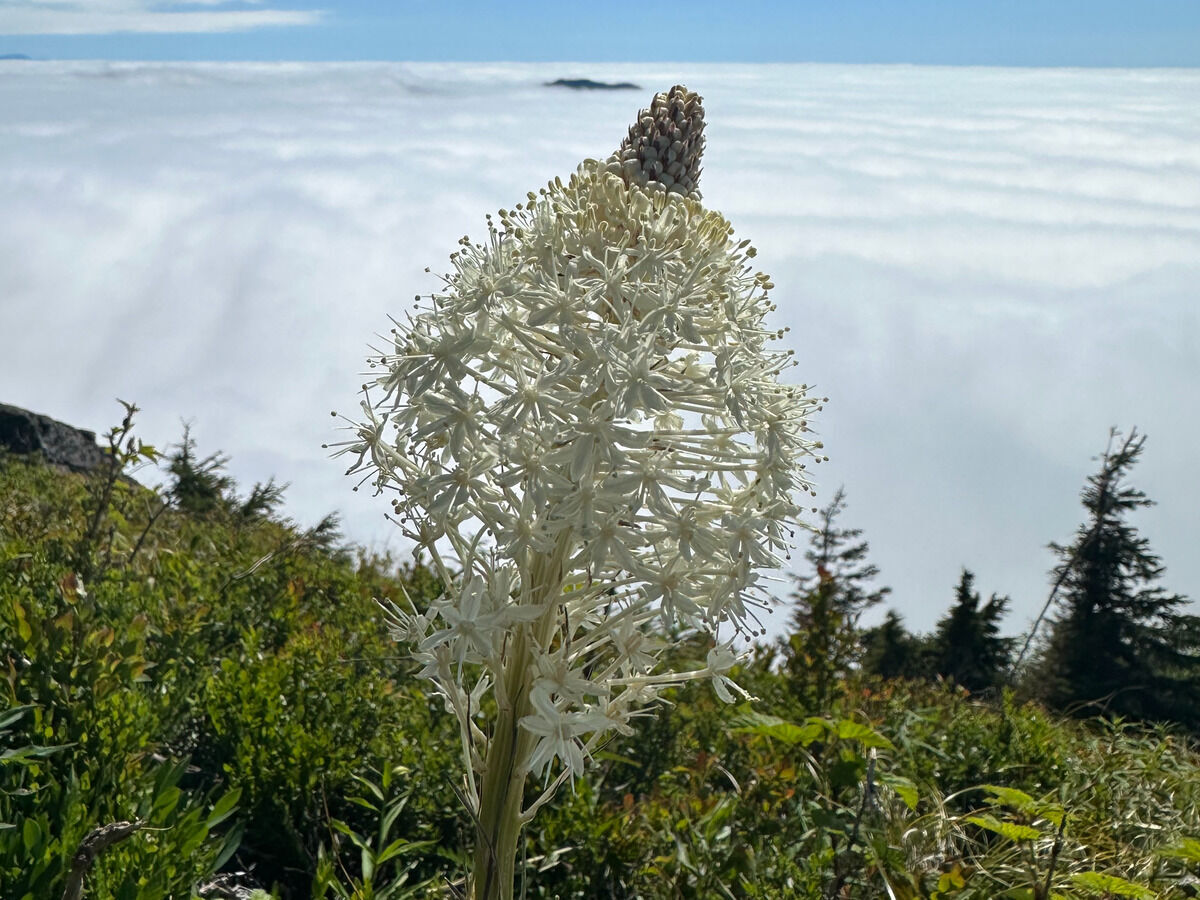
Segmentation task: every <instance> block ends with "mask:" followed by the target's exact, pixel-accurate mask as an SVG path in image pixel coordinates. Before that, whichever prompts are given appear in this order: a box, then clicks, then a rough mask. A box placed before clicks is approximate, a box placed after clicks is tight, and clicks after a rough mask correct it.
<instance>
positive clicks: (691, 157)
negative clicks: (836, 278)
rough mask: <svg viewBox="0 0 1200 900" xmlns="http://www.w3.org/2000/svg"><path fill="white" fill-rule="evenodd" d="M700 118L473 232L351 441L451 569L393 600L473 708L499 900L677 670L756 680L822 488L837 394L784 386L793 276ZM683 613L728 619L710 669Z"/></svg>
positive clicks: (397, 614) (662, 106)
mask: <svg viewBox="0 0 1200 900" xmlns="http://www.w3.org/2000/svg"><path fill="white" fill-rule="evenodd" d="M703 126H704V120H703V107H702V105H701V101H700V98H699V97H698V96H697V95H696V94H694V93H691V92H690V91H687V90H686V89H685V88H683V87H679V86H677V87H674V88H672V89H671V91H670V92H669V93H666V94H659V95H657V96H656V97H655V98H654V102H653V104H652V105H651V107H650V109H649V110H646V111H643V112H642V113H641V114H640V115H639V118H638V122H637V123H636V124H635V125H634V126H633V128H631V129H630V132H629V137H628V138H627V139H626V140H625V142H624V143H623V144H622V147H621V149H620V150H619V151H617V153H615V154H614V155H613V156H611V157H609V158H608V159H606V160H604V161H597V160H587V161H585V162H584V163H583V164H582V165H580V167H579V169H578V171H577V172H576V173H575V174H574V175H573V176H572V177H571V178H570V179H569V181H568V182H567V183H566V184H564V183H563V182H562V181H561V180H559V179H555V180H554V181H553V182H551V183H550V184H549V185H548V186H547V187H546V188H543V189H542V190H541V191H539V192H538V193H530V194H529V195H528V198H527V201H528V202H522V203H519V204H517V206H516V208H515V209H513V210H501V211H500V213H499V216H498V217H497V219H495V220H493V219H492V217H491V216H489V217H488V236H487V239H486V240H485V241H484V242H482V243H472V242H471V241H469V240H468V239H466V238H464V239H463V240H462V241H460V249H459V250H458V251H456V252H455V253H454V254H452V255H451V261H452V264H453V271H452V272H451V273H449V274H447V275H446V276H444V287H443V289H442V290H441V291H440V292H438V293H435V294H433V295H432V296H430V297H428V298H426V302H425V303H424V304H422V303H420V302H418V307H417V311H416V312H414V313H412V314H410V315H409V316H408V317H407V318H405V319H404V320H403V321H397V322H396V323H395V327H394V329H393V330H392V333H391V336H390V346H389V348H388V349H387V350H384V351H380V352H378V353H377V354H376V355H375V356H373V357H372V359H371V364H372V368H373V374H372V380H371V383H370V384H369V385H367V386H366V387H365V388H364V395H365V399H364V401H363V404H362V410H363V417H364V419H363V422H362V423H361V424H358V425H356V426H355V429H356V437H355V439H354V440H352V441H350V442H347V444H346V445H344V446H343V448H342V452H346V453H352V454H354V455H355V456H356V457H357V459H356V461H355V463H354V464H353V465H352V466H351V469H350V471H352V472H355V471H364V472H366V473H367V478H368V479H370V480H372V481H373V482H374V484H375V486H376V488H377V489H378V490H379V491H380V492H383V491H387V492H390V493H391V494H392V506H393V508H394V513H395V517H396V520H397V521H398V523H399V525H400V527H401V528H402V530H403V532H404V534H405V535H407V536H408V537H409V538H410V539H411V540H412V541H413V542H414V543H415V544H416V545H417V546H418V547H419V548H421V549H422V550H424V551H425V552H426V553H427V554H428V555H429V557H430V558H431V560H432V561H433V565H434V566H435V567H436V568H437V570H438V572H439V573H440V575H441V578H442V579H443V581H444V583H445V584H446V585H447V588H446V592H445V594H444V595H443V596H442V597H440V598H439V599H438V600H436V601H435V602H434V603H432V604H431V605H430V606H429V608H428V609H424V610H418V609H415V608H409V609H403V608H399V607H395V606H393V607H390V608H389V609H388V612H389V615H390V618H391V621H392V625H393V627H394V634H395V636H396V637H397V638H398V639H400V640H402V641H404V642H406V643H408V644H409V645H410V646H411V648H412V653H413V655H414V657H415V658H416V659H417V660H418V661H419V662H420V664H421V666H422V668H421V671H420V675H421V676H422V677H423V678H425V679H427V680H428V681H429V683H430V684H431V685H432V688H433V690H434V691H435V692H436V693H437V694H438V695H440V696H441V697H442V698H443V700H444V702H445V703H446V706H447V708H448V710H450V711H451V712H452V713H453V714H454V715H455V717H456V718H457V720H458V724H459V730H460V736H461V749H462V765H463V782H462V791H461V794H462V797H463V798H464V802H465V803H466V804H467V805H468V807H469V811H470V814H471V816H472V819H473V821H474V823H475V828H476V848H475V855H474V866H473V870H472V872H471V875H470V891H471V893H470V896H471V897H473V898H475V900H500V898H503V900H508V898H510V897H511V896H512V892H513V884H514V878H515V860H516V858H517V848H518V840H519V837H520V833H521V828H522V826H523V825H524V824H525V823H526V822H528V821H529V820H530V819H531V818H532V816H533V815H534V814H535V813H536V812H537V810H538V809H539V808H540V807H541V806H542V805H543V804H544V803H546V802H547V801H548V800H549V799H550V798H551V797H552V796H553V794H554V792H555V790H556V789H557V788H558V787H559V786H561V785H562V784H563V783H564V782H566V781H568V780H572V779H574V778H577V777H579V776H581V775H582V774H583V773H584V771H585V769H586V767H587V764H588V761H589V758H590V755H591V753H592V752H593V751H594V750H595V749H596V747H597V746H598V745H599V743H600V742H601V741H603V740H605V739H608V738H611V737H612V733H613V732H618V733H624V734H629V733H631V732H632V728H631V726H630V724H629V723H630V720H631V717H632V716H634V715H636V714H638V713H639V712H645V711H646V710H647V709H648V708H649V707H652V706H653V705H654V703H655V702H656V700H657V698H658V696H659V694H660V693H661V692H662V691H663V690H664V689H666V688H668V687H671V686H674V685H678V684H681V683H683V682H686V681H689V680H695V679H707V680H709V681H711V683H712V685H713V688H714V690H715V691H716V692H717V694H718V695H719V696H720V697H721V698H722V699H724V700H726V701H732V700H734V699H735V697H736V696H745V695H744V693H743V692H742V691H741V690H740V689H739V688H738V687H737V685H736V684H735V683H734V682H733V681H732V680H731V679H730V678H729V672H730V670H731V669H732V668H733V666H734V665H735V664H736V663H737V662H738V659H739V655H738V653H737V652H736V651H735V650H734V647H733V641H734V640H735V639H736V638H737V637H739V636H747V635H755V634H758V633H761V628H762V624H761V621H760V619H759V618H758V614H759V613H760V612H761V611H763V610H765V609H767V608H768V605H769V602H770V597H769V595H768V594H767V592H766V590H765V588H764V587H763V585H762V584H761V582H760V578H761V575H760V572H761V571H762V570H769V569H772V568H774V567H777V566H778V565H779V564H780V561H781V557H782V556H784V555H785V554H786V553H787V552H788V549H789V548H790V545H791V539H792V535H793V531H794V528H795V526H796V524H797V520H798V516H799V514H800V506H799V499H800V497H801V496H802V495H803V494H804V493H806V492H811V485H810V483H809V481H808V478H807V475H806V470H805V465H806V463H807V462H809V461H812V460H814V459H819V458H820V457H819V456H817V453H818V450H819V448H820V446H821V445H820V444H819V443H818V442H815V441H814V440H812V438H811V436H810V434H809V427H808V417H809V415H810V414H811V413H812V412H813V411H814V410H816V409H817V408H819V403H820V401H819V400H818V399H816V398H813V397H810V396H809V394H808V392H807V390H806V388H805V386H803V385H800V386H796V385H789V384H786V383H783V382H781V380H780V376H781V375H782V373H783V371H784V369H786V368H788V367H790V366H792V365H794V364H795V363H794V360H792V358H791V355H790V353H789V352H782V351H778V350H771V349H769V344H770V342H772V341H774V340H777V339H778V338H780V337H781V336H782V332H781V331H777V330H775V329H771V328H768V327H767V325H766V324H765V323H764V320H765V318H766V316H767V315H768V313H770V312H771V311H772V310H773V309H774V306H773V304H772V303H771V301H770V300H769V297H768V292H769V291H770V290H771V288H772V287H773V285H772V283H771V281H770V279H769V278H768V277H767V276H766V275H764V274H762V273H761V272H755V271H754V270H753V269H752V267H751V263H750V260H751V259H752V258H753V257H754V255H755V251H754V248H753V247H751V246H750V245H749V242H748V241H741V242H735V241H734V239H733V229H732V227H731V226H730V225H729V223H728V222H727V221H726V220H725V219H724V218H723V217H722V216H721V215H720V214H719V213H716V212H713V211H711V210H708V209H705V208H704V207H703V206H702V205H701V203H700V195H699V191H698V178H699V171H700V170H699V159H700V155H701V153H702V151H703V147H704V140H703V134H702V132H703ZM420 300H421V298H418V301H420ZM672 629H681V630H683V631H695V630H701V631H704V632H707V633H709V634H711V635H713V637H714V645H713V647H712V649H711V651H710V652H709V654H708V658H707V661H706V665H705V666H703V667H702V668H699V669H696V670H693V671H682V672H681V671H662V670H661V667H660V665H659V658H660V655H661V654H662V652H663V651H664V650H665V649H666V648H667V639H666V638H665V637H664V635H667V634H669V633H671V631H672ZM718 629H723V639H721V640H717V632H718ZM531 781H533V782H534V783H536V784H537V786H538V787H537V789H536V790H533V791H530V792H528V793H527V787H528V786H529V783H530V782H531Z"/></svg>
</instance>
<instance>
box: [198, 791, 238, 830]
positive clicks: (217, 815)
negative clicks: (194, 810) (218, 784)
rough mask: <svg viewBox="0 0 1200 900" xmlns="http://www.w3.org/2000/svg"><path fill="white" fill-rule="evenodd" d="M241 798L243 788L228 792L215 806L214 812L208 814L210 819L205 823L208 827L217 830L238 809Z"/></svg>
mask: <svg viewBox="0 0 1200 900" xmlns="http://www.w3.org/2000/svg"><path fill="white" fill-rule="evenodd" d="M241 797H242V789H241V788H234V789H233V790H231V791H227V792H226V793H225V796H223V797H222V798H221V799H220V800H218V801H217V802H216V804H214V806H213V808H212V812H210V813H209V814H208V819H207V821H206V822H205V825H206V827H208V828H210V829H211V828H215V827H216V826H218V825H220V824H221V823H222V822H224V821H225V820H226V819H228V818H229V817H230V816H231V815H233V812H234V810H235V809H237V803H238V800H240V799H241Z"/></svg>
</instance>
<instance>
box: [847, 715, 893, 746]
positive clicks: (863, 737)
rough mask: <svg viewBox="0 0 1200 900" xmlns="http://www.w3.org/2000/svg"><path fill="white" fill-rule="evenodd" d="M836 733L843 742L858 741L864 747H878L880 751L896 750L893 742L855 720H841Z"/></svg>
mask: <svg viewBox="0 0 1200 900" xmlns="http://www.w3.org/2000/svg"><path fill="white" fill-rule="evenodd" d="M835 733H836V734H837V736H838V737H839V738H840V739H841V740H844V741H858V742H859V743H861V744H862V745H863V746H864V747H877V748H879V749H880V750H894V749H895V747H894V746H893V745H892V742H891V741H889V740H888V739H887V738H885V737H884V736H883V735H882V734H880V733H879V732H878V731H876V730H875V729H874V728H871V727H870V726H869V725H863V724H862V723H861V722H855V721H854V720H853V719H841V720H839V721H838V723H837V729H836V731H835Z"/></svg>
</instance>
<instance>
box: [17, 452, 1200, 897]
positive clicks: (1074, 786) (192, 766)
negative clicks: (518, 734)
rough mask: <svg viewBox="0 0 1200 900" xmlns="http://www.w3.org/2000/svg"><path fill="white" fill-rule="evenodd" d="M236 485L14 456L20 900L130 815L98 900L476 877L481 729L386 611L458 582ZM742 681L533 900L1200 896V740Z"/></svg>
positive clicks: (619, 752)
mask: <svg viewBox="0 0 1200 900" xmlns="http://www.w3.org/2000/svg"><path fill="white" fill-rule="evenodd" d="M126 446H128V445H126ZM133 449H134V450H135V451H136V452H135V453H131V454H129V455H128V457H127V458H126V459H124V460H123V463H122V464H124V463H127V462H132V461H133V460H134V458H135V457H136V458H146V457H148V456H150V457H152V456H154V454H153V452H150V453H146V452H145V449H146V448H140V446H134V447H133ZM106 485H107V487H106ZM221 489H222V491H224V493H223V494H221V500H220V502H215V503H206V504H204V505H203V508H194V509H193V510H192V511H191V512H184V511H183V508H184V507H185V506H186V504H180V503H178V502H176V498H171V497H168V496H166V495H162V494H156V493H155V492H152V491H147V490H145V489H142V488H140V487H137V486H136V485H134V484H132V483H130V482H126V481H121V480H119V479H117V480H113V479H108V480H107V481H105V476H104V475H103V473H100V474H98V475H94V476H91V477H90V478H83V477H81V476H76V475H68V474H64V473H61V472H58V471H55V470H52V469H49V468H47V467H45V466H43V465H40V464H37V463H27V462H25V461H21V460H16V459H13V458H7V459H4V458H0V666H2V667H3V673H4V681H3V683H2V684H0V690H3V692H4V696H3V699H2V700H0V897H3V898H5V900H8V898H13V900H25V898H30V900H43V898H51V900H54V898H57V897H59V896H61V893H62V888H63V884H64V880H65V877H66V873H67V870H68V869H69V867H70V857H71V854H72V853H73V852H74V850H75V848H76V847H77V846H78V844H79V842H80V840H82V839H83V837H84V836H85V835H86V834H87V833H88V832H89V831H90V830H91V829H92V828H94V827H96V826H98V825H102V824H105V823H108V822H113V821H120V820H132V819H142V820H144V821H145V827H143V829H142V830H141V831H139V832H137V833H135V834H134V835H132V836H131V837H129V838H128V839H127V840H125V841H123V842H121V843H119V844H117V845H115V846H113V847H111V848H110V849H109V850H107V851H106V852H105V853H104V854H102V855H101V856H100V858H99V860H98V862H97V863H96V866H95V868H94V869H93V871H92V872H91V874H90V876H89V878H88V882H87V887H88V896H89V897H92V898H97V900H159V898H164V897H188V896H189V895H190V894H191V892H192V891H193V890H194V889H195V888H197V887H198V886H200V885H202V884H204V883H205V882H208V881H211V879H212V878H213V877H214V875H215V873H216V872H217V871H218V870H225V871H227V872H244V871H247V870H249V872H250V874H249V875H242V876H238V877H239V879H240V883H242V884H244V885H257V886H260V887H263V888H265V889H267V890H268V891H270V892H273V894H274V896H277V897H283V898H309V897H313V898H325V897H335V898H359V900H366V898H385V897H387V898H392V900H400V898H403V897H423V896H434V895H436V893H435V892H436V891H437V889H438V888H437V886H438V885H444V884H445V883H446V881H447V880H449V881H451V882H453V881H454V879H456V878H457V877H459V876H460V875H461V871H462V870H461V864H462V862H463V861H464V860H465V859H466V858H467V854H468V853H469V850H470V848H469V847H468V846H467V844H466V843H465V841H466V837H467V836H468V835H469V834H470V833H471V830H470V828H469V827H468V823H469V819H468V817H467V815H466V814H465V812H464V811H463V810H462V808H461V806H460V804H459V801H458V800H457V798H456V797H455V793H454V782H453V779H454V777H455V776H454V774H453V773H454V772H455V771H456V766H457V760H455V759H452V758H451V757H450V754H451V753H452V752H453V747H454V746H455V736H454V731H453V725H452V723H450V722H449V721H448V718H447V716H446V715H445V713H444V711H443V709H442V707H441V704H440V703H437V702H431V701H430V700H428V699H427V698H426V697H425V696H424V695H423V694H422V693H420V690H419V688H418V687H417V685H416V684H415V683H414V681H413V680H412V679H411V677H410V676H411V671H412V670H411V667H410V666H409V665H408V663H406V662H405V661H404V660H402V659H398V658H397V657H396V648H395V646H394V645H393V644H392V643H391V642H390V641H389V640H388V638H387V636H386V634H385V633H384V631H383V627H382V617H381V615H380V614H379V612H378V607H377V605H376V604H375V602H374V599H373V598H375V597H389V598H396V599H398V595H399V589H400V586H401V585H404V586H405V587H406V589H407V590H408V591H409V593H410V594H411V595H412V596H413V597H414V598H415V600H416V601H417V603H418V604H421V603H423V602H426V601H428V599H430V598H431V597H433V596H434V595H435V594H436V592H437V590H438V585H437V584H436V583H435V582H434V579H433V578H432V577H431V576H430V574H429V573H428V571H426V570H425V569H424V568H422V567H420V566H417V567H410V568H407V569H404V570H401V571H397V570H396V569H395V567H394V566H393V565H392V564H391V563H390V562H389V561H387V560H377V559H370V558H367V557H364V556H362V555H360V554H356V553H353V552H350V551H345V550H340V549H338V547H337V544H336V541H335V540H333V539H332V538H331V535H330V532H329V531H328V529H310V530H304V529H301V528H299V527H297V526H295V525H292V524H289V523H287V522H284V521H281V520H279V519H278V517H277V516H275V515H274V514H273V513H272V511H271V506H272V504H271V503H269V502H268V503H256V504H248V503H246V502H245V501H244V500H241V499H239V498H237V497H236V496H234V495H233V494H232V493H231V490H232V488H231V487H230V486H229V485H228V484H227V483H223V484H222V486H221ZM260 499H262V498H261V497H260ZM268 499H269V498H268ZM168 501H170V502H168ZM98 510H99V515H97V511H98ZM152 520H153V524H152V525H151V527H149V528H147V526H148V525H150V524H151V521H152ZM85 571H86V572H88V573H89V574H88V575H83V574H82V573H83V572H85ZM680 646H681V648H682V649H680V650H679V651H678V652H680V653H684V654H686V653H694V654H696V655H697V656H699V657H702V656H703V654H704V653H705V652H706V650H707V647H706V646H704V645H703V644H702V643H699V642H691V643H689V642H686V641H685V642H682V643H681V645H680ZM739 681H740V682H741V683H743V684H745V685H746V686H747V687H748V688H749V689H751V690H752V692H753V693H755V694H757V695H758V696H760V697H763V698H765V699H764V700H763V701H761V702H760V703H758V704H755V705H746V706H743V707H738V708H731V707H728V706H725V705H723V704H721V703H720V702H719V701H717V700H716V699H715V698H714V697H713V695H712V693H711V691H710V690H709V689H708V688H707V687H706V686H699V685H698V686H693V687H688V688H686V689H679V690H677V691H675V692H674V693H673V694H672V695H671V701H672V702H671V704H670V705H668V706H665V707H663V708H662V709H660V710H659V711H658V712H657V713H656V714H655V715H653V716H647V717H644V718H641V719H640V720H639V721H638V729H637V731H636V733H635V734H634V735H632V736H630V737H622V738H619V739H617V740H614V741H613V742H611V743H610V744H608V745H607V746H606V747H605V748H604V749H603V752H601V753H600V754H598V756H597V759H596V765H595V767H594V768H593V770H592V771H591V773H590V774H589V776H588V777H587V778H585V779H583V780H581V781H578V782H577V783H576V784H575V787H574V789H573V790H564V791H563V792H561V793H560V795H559V797H558V798H557V799H556V801H555V802H554V803H553V804H552V805H551V806H550V807H548V808H547V809H546V810H543V812H542V813H541V814H540V815H539V816H538V818H537V819H536V820H535V821H534V823H533V824H532V826H531V827H530V829H529V830H528V831H527V833H526V836H525V837H526V842H525V843H526V846H525V856H524V858H525V860H526V866H527V869H526V877H525V884H524V890H525V896H528V897H530V898H546V900H549V898H557V897H563V898H567V897H571V898H596V900H600V898H613V897H626V898H634V897H638V898H662V900H666V898H697V900H701V898H704V900H707V898H718V897H737V898H741V897H752V898H778V897H798V898H814V900H816V898H822V900H824V898H838V897H842V896H846V897H855V898H885V897H890V898H895V900H913V898H924V900H995V898H1011V900H1039V898H1040V900H1050V898H1051V897H1062V898H1080V900H1082V898H1088V897H1093V898H1095V897H1100V898H1103V897H1109V898H1114V897H1134V898H1144V897H1156V898H1161V900H1177V898H1184V897H1191V896H1196V889H1197V887H1198V886H1200V883H1198V882H1197V878H1198V877H1200V757H1198V756H1197V753H1196V750H1195V748H1194V747H1193V746H1192V745H1191V744H1190V743H1189V741H1188V740H1187V739H1185V738H1183V737H1180V736H1178V735H1174V734H1170V733H1168V732H1166V731H1161V730H1154V729H1144V728H1134V727H1132V726H1129V725H1125V724H1121V723H1115V724H1114V723H1107V724H1106V723H1102V722H1078V721H1073V720H1062V719H1059V718H1057V717H1055V716H1051V715H1050V714H1048V713H1046V712H1045V711H1044V710H1042V709H1041V708H1040V707H1038V706H1035V705H1032V704H1025V703H1021V702H1018V701H1017V700H1016V699H1014V698H1013V697H1012V696H1011V695H1006V696H1004V697H1002V698H1000V699H991V700H984V699H980V698H977V697H972V696H969V695H967V694H966V693H964V692H962V691H960V690H954V689H950V688H946V687H942V686H939V685H929V684H908V683H903V682H892V683H883V684H881V683H875V682H871V683H858V682H851V683H846V684H842V685H839V686H838V691H837V696H838V697H840V698H842V699H841V700H840V701H839V702H838V705H837V706H836V708H835V711H834V712H833V714H832V715H830V714H828V710H825V711H824V712H825V714H824V715H822V714H820V713H821V712H822V711H820V710H816V709H812V710H810V709H806V708H805V706H804V703H805V701H804V700H803V699H802V697H803V692H799V691H794V690H792V689H791V687H790V686H789V683H788V675H787V674H783V673H780V672H778V671H776V670H772V669H771V668H770V667H768V666H765V665H762V664H759V665H757V666H753V667H751V668H749V669H748V670H747V671H745V672H742V673H740V674H739ZM431 885H432V886H431ZM263 896H265V895H263Z"/></svg>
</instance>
